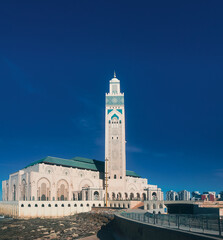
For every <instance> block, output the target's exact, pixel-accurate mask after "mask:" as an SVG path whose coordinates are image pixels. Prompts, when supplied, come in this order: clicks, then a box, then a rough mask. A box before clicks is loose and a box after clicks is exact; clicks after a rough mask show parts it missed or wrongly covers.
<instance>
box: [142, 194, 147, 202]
mask: <svg viewBox="0 0 223 240" xmlns="http://www.w3.org/2000/svg"><path fill="white" fill-rule="evenodd" d="M142 200H143V201H146V194H145V193H143V194H142Z"/></svg>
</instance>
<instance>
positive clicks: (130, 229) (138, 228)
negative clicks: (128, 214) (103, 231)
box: [113, 215, 220, 240]
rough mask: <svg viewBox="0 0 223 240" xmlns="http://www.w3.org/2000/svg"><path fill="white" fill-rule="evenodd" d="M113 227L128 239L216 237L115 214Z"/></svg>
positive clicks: (189, 239)
mask: <svg viewBox="0 0 223 240" xmlns="http://www.w3.org/2000/svg"><path fill="white" fill-rule="evenodd" d="M113 228H114V230H115V231H117V232H118V234H119V235H121V236H122V237H123V238H124V239H128V240H135V239H137V240H148V239H149V240H164V239H165V240H213V239H220V238H217V237H210V236H204V235H201V234H196V233H191V232H184V231H181V230H177V229H170V228H164V227H160V226H154V225H149V224H146V223H141V222H138V221H136V220H130V219H128V218H125V217H122V216H119V215H115V218H114V221H113Z"/></svg>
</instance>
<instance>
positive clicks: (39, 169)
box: [2, 76, 163, 216]
mask: <svg viewBox="0 0 223 240" xmlns="http://www.w3.org/2000/svg"><path fill="white" fill-rule="evenodd" d="M105 111H106V112H105V158H106V159H107V161H106V162H107V166H106V164H104V162H100V161H97V160H93V159H84V158H79V157H76V158H74V159H59V158H54V157H47V158H45V159H43V160H40V161H37V162H34V163H32V164H30V165H29V166H27V167H25V168H24V169H22V170H20V171H18V172H16V173H13V174H11V175H10V176H9V179H8V180H5V181H3V182H2V198H3V201H4V202H10V201H19V202H20V201H27V202H28V201H29V202H30V203H29V204H30V205H31V208H32V207H33V203H31V202H36V201H46V202H47V201H51V202H56V201H67V202H68V201H86V202H87V201H104V202H105V192H106V186H105V184H106V176H107V183H108V185H107V186H108V188H107V190H108V191H107V192H108V195H107V197H108V200H109V201H150V200H153V201H158V200H159V201H160V200H163V193H162V191H161V189H160V188H158V187H157V186H156V185H149V184H148V182H147V179H146V178H141V177H140V176H138V175H137V174H135V173H134V172H132V171H126V139H125V107H124V93H121V92H120V81H119V80H118V79H117V78H116V76H114V78H113V79H112V80H111V81H110V91H109V93H108V94H106V108H105ZM106 169H107V172H106ZM105 173H107V175H106V174H105ZM49 204H51V205H55V203H49ZM49 204H47V206H48V205H49ZM70 204H71V203H70ZM20 205H21V204H19V206H20ZM26 205H27V204H25V206H26ZM37 205H38V204H37ZM41 205H42V204H41ZM71 205H72V204H71ZM125 205H126V206H128V205H129V204H127V203H126V204H125ZM130 205H131V204H130ZM25 206H24V208H23V209H22V210H21V211H25V210H24V209H25V208H26V207H25ZM38 206H39V205H38ZM44 206H45V204H44ZM72 206H73V205H72ZM20 208H21V206H20ZM37 208H38V207H37ZM27 209H28V210H27V211H30V207H28V205H27ZM35 209H36V208H35ZM44 209H46V208H44ZM50 209H52V208H50ZM50 209H49V210H47V214H46V215H47V216H48V213H49V211H51V210H50ZM27 211H25V213H24V214H26V213H27ZM35 211H37V210H35ZM41 211H42V210H41ZM41 211H40V212H41ZM67 211H68V212H69V210H67ZM72 211H73V210H72ZM72 211H71V212H72ZM34 215H35V214H34ZM37 215H38V216H39V212H38V213H37Z"/></svg>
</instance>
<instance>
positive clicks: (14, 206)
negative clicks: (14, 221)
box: [0, 201, 104, 218]
mask: <svg viewBox="0 0 223 240" xmlns="http://www.w3.org/2000/svg"><path fill="white" fill-rule="evenodd" d="M102 206H104V202H103V201H15V202H0V215H5V216H10V217H14V218H37V217H40V218H56V217H64V216H69V215H73V214H76V213H81V212H89V211H91V209H92V207H102Z"/></svg>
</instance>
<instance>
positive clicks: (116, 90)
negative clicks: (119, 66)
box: [109, 72, 120, 95]
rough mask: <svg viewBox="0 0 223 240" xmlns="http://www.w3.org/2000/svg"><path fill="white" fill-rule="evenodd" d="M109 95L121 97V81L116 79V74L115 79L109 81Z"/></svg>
mask: <svg viewBox="0 0 223 240" xmlns="http://www.w3.org/2000/svg"><path fill="white" fill-rule="evenodd" d="M109 83H110V84H109V94H110V95H119V94H120V81H119V80H118V78H117V77H116V73H115V72H114V78H112V79H111V80H110V81H109Z"/></svg>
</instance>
